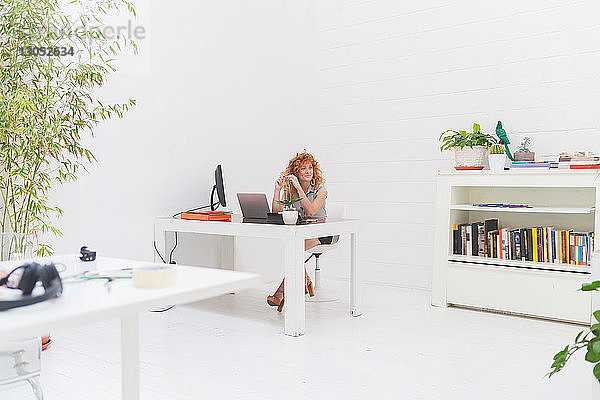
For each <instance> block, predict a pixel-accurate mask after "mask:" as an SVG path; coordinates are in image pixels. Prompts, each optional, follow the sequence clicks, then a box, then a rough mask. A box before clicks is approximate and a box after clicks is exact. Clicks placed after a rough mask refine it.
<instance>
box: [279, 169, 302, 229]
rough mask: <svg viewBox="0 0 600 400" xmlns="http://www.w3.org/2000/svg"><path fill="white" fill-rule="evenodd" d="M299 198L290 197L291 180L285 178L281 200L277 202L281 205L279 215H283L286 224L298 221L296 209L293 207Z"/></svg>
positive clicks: (293, 223)
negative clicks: (281, 209)
mask: <svg viewBox="0 0 600 400" xmlns="http://www.w3.org/2000/svg"><path fill="white" fill-rule="evenodd" d="M300 200H302V199H300V198H298V199H293V198H292V181H291V180H290V179H289V178H286V180H285V184H284V187H283V200H277V203H279V204H281V205H282V206H283V211H282V212H281V215H282V217H283V222H284V223H285V224H286V225H295V224H296V222H298V210H296V209H295V208H294V204H296V203H297V202H299V201H300Z"/></svg>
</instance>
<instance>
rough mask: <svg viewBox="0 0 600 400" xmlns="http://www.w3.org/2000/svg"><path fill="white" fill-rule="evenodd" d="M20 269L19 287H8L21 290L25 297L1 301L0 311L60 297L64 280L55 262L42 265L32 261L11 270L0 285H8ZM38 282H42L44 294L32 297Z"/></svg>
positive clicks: (0, 280) (1, 280)
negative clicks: (21, 272) (21, 271)
mask: <svg viewBox="0 0 600 400" xmlns="http://www.w3.org/2000/svg"><path fill="white" fill-rule="evenodd" d="M20 269H22V270H23V274H22V275H21V279H19V283H18V284H17V287H14V288H11V287H9V286H7V288H9V289H19V290H21V291H22V292H23V296H24V298H22V299H19V300H3V301H0V311H3V310H10V309H11V308H17V307H23V306H28V305H30V304H35V303H41V302H42V301H46V300H48V299H52V298H54V297H59V296H60V295H61V294H62V291H63V286H62V281H61V279H60V275H59V274H58V271H57V270H56V267H55V266H54V264H48V265H40V264H38V263H30V264H25V265H21V266H20V267H17V268H15V269H13V270H12V271H10V273H9V274H8V275H6V276H5V277H4V278H2V279H0V287H1V286H5V285H7V284H8V281H9V279H10V276H11V275H12V274H14V273H15V272H16V271H18V270H20ZM38 282H42V286H43V287H44V294H42V295H39V296H33V297H31V292H33V289H34V288H35V285H36V284H37V283H38Z"/></svg>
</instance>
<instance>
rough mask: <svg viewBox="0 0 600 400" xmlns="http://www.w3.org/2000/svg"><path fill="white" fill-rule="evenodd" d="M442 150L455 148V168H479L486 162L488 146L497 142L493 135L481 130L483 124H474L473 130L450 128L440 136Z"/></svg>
mask: <svg viewBox="0 0 600 400" xmlns="http://www.w3.org/2000/svg"><path fill="white" fill-rule="evenodd" d="M440 141H441V142H442V145H441V146H440V150H441V151H444V150H450V149H454V162H455V167H454V168H455V169H457V170H478V169H483V167H484V166H485V164H486V156H487V153H488V147H489V146H490V145H492V144H495V143H496V139H495V138H494V137H493V136H492V135H488V134H486V133H482V132H481V126H479V124H477V123H475V124H473V132H467V131H455V130H452V129H448V130H447V131H445V132H444V133H442V135H441V136H440Z"/></svg>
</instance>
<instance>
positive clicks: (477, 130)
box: [473, 123, 481, 133]
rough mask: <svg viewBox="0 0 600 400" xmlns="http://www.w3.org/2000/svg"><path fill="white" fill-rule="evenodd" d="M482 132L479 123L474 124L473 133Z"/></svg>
mask: <svg viewBox="0 0 600 400" xmlns="http://www.w3.org/2000/svg"><path fill="white" fill-rule="evenodd" d="M480 132H481V126H480V125H479V124H477V123H474V124H473V133H480Z"/></svg>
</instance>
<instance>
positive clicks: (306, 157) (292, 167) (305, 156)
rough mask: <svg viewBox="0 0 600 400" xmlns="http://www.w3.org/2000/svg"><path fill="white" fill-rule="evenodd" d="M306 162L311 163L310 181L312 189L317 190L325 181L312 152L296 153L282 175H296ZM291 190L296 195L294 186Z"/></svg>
mask: <svg viewBox="0 0 600 400" xmlns="http://www.w3.org/2000/svg"><path fill="white" fill-rule="evenodd" d="M307 163H309V164H311V165H312V167H313V178H312V180H311V181H310V183H311V184H312V185H313V188H314V190H317V189H318V188H319V187H320V186H321V185H322V184H323V183H325V179H323V174H322V172H321V168H320V167H319V163H318V162H317V160H315V158H314V157H313V156H312V154H310V153H307V152H306V151H304V152H302V153H299V154H298V153H296V156H295V157H293V158H292V159H291V160H290V161H289V163H288V166H287V168H286V169H285V171H284V172H283V175H291V174H294V175H296V177H298V173H299V171H300V168H302V166H303V165H304V164H307ZM292 191H293V192H294V195H295V196H297V195H298V193H297V192H296V189H295V188H292Z"/></svg>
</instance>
